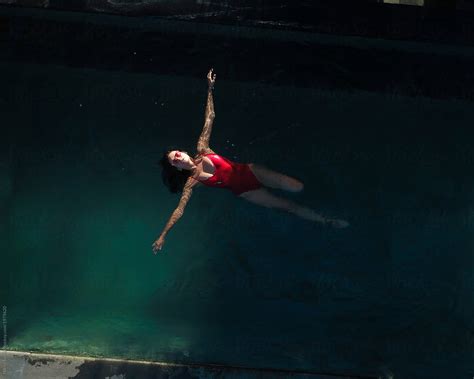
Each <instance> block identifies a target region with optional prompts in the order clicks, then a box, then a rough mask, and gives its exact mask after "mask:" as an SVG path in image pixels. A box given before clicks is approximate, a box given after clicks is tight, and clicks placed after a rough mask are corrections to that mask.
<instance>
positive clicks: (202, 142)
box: [197, 68, 216, 153]
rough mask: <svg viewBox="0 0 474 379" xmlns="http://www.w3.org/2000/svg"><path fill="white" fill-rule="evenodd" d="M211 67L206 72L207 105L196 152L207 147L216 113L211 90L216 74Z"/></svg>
mask: <svg viewBox="0 0 474 379" xmlns="http://www.w3.org/2000/svg"><path fill="white" fill-rule="evenodd" d="M212 70H213V69H212V68H211V70H210V71H209V73H208V74H207V83H208V85H209V87H208V89H207V105H206V112H205V114H204V127H203V128H202V132H201V136H200V137H199V140H198V144H197V151H198V153H201V152H204V151H205V150H206V149H209V139H210V138H211V132H212V125H213V124H214V118H215V117H216V114H215V112H214V99H213V98H212V91H213V90H214V83H215V81H216V74H212Z"/></svg>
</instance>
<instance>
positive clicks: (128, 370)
mask: <svg viewBox="0 0 474 379" xmlns="http://www.w3.org/2000/svg"><path fill="white" fill-rule="evenodd" d="M91 377H93V378H107V379H125V378H140V379H146V378H169V377H179V378H180V379H186V378H206V379H211V378H223V377H225V378H249V379H253V378H259V379H266V378H301V379H302V378H311V379H375V378H377V377H376V376H358V375H356V376H354V375H349V376H347V375H337V374H329V373H313V372H306V371H296V370H280V369H271V368H251V367H239V366H230V365H219V364H199V363H192V364H184V363H166V362H154V361H141V360H125V359H115V358H94V357H85V356H74V355H58V354H45V353H32V352H27V351H11V350H0V378H9V379H13V378H25V379H30V378H31V379H43V378H45V379H46V378H48V379H53V378H54V379H62V378H78V379H80V378H91ZM385 377H387V376H385ZM379 378H380V377H379ZM387 378H388V377H387Z"/></svg>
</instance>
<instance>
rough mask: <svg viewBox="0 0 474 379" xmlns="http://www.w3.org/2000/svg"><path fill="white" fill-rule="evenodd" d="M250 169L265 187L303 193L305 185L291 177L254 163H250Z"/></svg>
mask: <svg viewBox="0 0 474 379" xmlns="http://www.w3.org/2000/svg"><path fill="white" fill-rule="evenodd" d="M249 167H250V170H252V172H253V174H254V175H255V176H256V177H257V179H258V181H259V182H260V183H262V184H263V185H264V186H265V187H269V188H277V189H282V190H285V191H290V192H301V191H302V190H303V188H304V185H303V183H301V182H300V181H299V180H297V179H294V178H292V177H290V176H287V175H284V174H280V173H279V172H276V171H272V170H270V169H268V168H266V167H263V166H260V165H256V164H254V163H250V164H249Z"/></svg>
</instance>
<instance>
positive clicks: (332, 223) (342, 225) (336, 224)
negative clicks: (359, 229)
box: [325, 218, 350, 229]
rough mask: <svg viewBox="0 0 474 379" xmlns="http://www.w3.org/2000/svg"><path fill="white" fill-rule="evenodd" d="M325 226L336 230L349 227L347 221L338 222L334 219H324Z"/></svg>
mask: <svg viewBox="0 0 474 379" xmlns="http://www.w3.org/2000/svg"><path fill="white" fill-rule="evenodd" d="M325 224H326V225H329V226H332V227H333V228H338V229H342V228H347V227H348V226H349V225H350V224H349V223H348V222H347V221H345V220H339V219H336V218H328V219H326V221H325Z"/></svg>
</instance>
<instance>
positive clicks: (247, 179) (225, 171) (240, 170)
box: [199, 153, 262, 195]
mask: <svg viewBox="0 0 474 379" xmlns="http://www.w3.org/2000/svg"><path fill="white" fill-rule="evenodd" d="M203 157H208V158H209V159H210V160H211V161H212V163H213V164H214V166H215V167H216V171H215V172H214V175H212V176H211V177H209V178H207V179H204V180H199V182H201V183H202V184H205V185H206V186H209V187H218V188H228V189H230V190H231V191H232V192H233V193H234V194H236V195H240V194H241V193H244V192H247V191H251V190H255V189H258V188H261V187H262V183H260V182H259V181H258V179H257V178H256V177H255V175H254V174H253V172H252V170H250V167H249V165H248V164H244V163H236V162H232V161H231V160H229V159H227V158H224V157H221V156H220V155H217V154H212V153H211V154H204V155H203Z"/></svg>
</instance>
